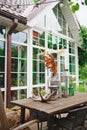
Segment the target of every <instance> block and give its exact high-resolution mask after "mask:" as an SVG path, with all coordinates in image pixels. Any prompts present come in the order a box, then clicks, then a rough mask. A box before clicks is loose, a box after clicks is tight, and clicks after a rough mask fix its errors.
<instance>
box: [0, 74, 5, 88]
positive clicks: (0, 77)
mask: <svg viewBox="0 0 87 130" xmlns="http://www.w3.org/2000/svg"><path fill="white" fill-rule="evenodd" d="M0 88H4V74H3V73H0Z"/></svg>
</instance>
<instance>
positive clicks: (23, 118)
mask: <svg viewBox="0 0 87 130" xmlns="http://www.w3.org/2000/svg"><path fill="white" fill-rule="evenodd" d="M20 122H21V124H23V123H24V122H25V108H24V107H21V115H20Z"/></svg>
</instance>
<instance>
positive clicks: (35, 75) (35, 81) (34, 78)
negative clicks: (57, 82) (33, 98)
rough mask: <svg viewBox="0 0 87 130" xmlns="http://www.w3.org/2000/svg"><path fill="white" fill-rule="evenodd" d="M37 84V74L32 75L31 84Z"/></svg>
mask: <svg viewBox="0 0 87 130" xmlns="http://www.w3.org/2000/svg"><path fill="white" fill-rule="evenodd" d="M37 83H38V77H37V73H33V84H37Z"/></svg>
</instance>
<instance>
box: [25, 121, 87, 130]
mask: <svg viewBox="0 0 87 130" xmlns="http://www.w3.org/2000/svg"><path fill="white" fill-rule="evenodd" d="M85 127H86V129H87V120H86V121H85ZM30 129H31V130H38V129H37V124H33V125H31V126H30ZM27 130H28V129H27ZM42 130H47V123H46V122H44V123H43V127H42Z"/></svg>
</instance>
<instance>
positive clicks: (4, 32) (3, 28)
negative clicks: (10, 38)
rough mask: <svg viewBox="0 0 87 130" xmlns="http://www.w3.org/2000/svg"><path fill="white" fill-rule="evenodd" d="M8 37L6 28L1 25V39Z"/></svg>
mask: <svg viewBox="0 0 87 130" xmlns="http://www.w3.org/2000/svg"><path fill="white" fill-rule="evenodd" d="M5 37H6V28H5V27H4V26H2V25H0V38H5Z"/></svg>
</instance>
